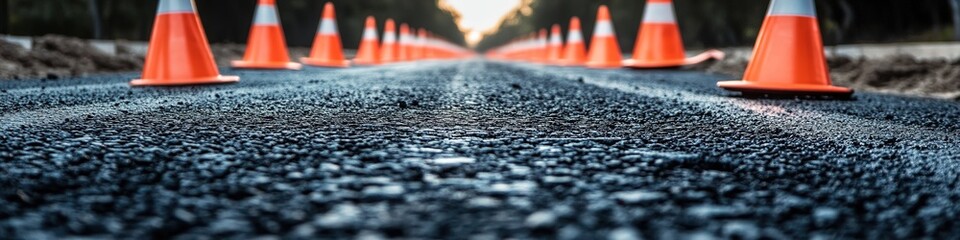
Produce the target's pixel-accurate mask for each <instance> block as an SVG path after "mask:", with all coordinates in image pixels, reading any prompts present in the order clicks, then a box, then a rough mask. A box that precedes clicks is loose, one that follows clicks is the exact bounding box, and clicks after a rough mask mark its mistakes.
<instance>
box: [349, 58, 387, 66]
mask: <svg viewBox="0 0 960 240" xmlns="http://www.w3.org/2000/svg"><path fill="white" fill-rule="evenodd" d="M350 63H351V64H353V65H360V66H377V65H380V64H381V62H379V61H370V60H361V59H354V60H353V61H350Z"/></svg>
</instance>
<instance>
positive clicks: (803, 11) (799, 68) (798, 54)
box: [717, 0, 853, 97]
mask: <svg viewBox="0 0 960 240" xmlns="http://www.w3.org/2000/svg"><path fill="white" fill-rule="evenodd" d="M743 79H744V80H742V81H727V82H719V83H717V85H718V86H720V87H721V88H724V89H727V90H731V91H739V92H744V93H761V94H824V95H836V96H841V97H849V96H850V95H851V94H853V90H851V89H848V88H842V87H835V86H832V83H831V82H830V72H829V70H828V69H827V62H826V57H824V51H823V40H822V39H821V36H820V27H819V25H818V23H817V14H816V9H815V8H814V4H813V0H773V2H771V5H770V10H769V12H768V15H767V18H766V19H765V20H764V22H763V27H761V29H760V36H759V38H758V39H757V45H756V46H755V47H754V52H753V60H751V61H750V64H749V65H748V66H747V71H746V73H745V74H744V76H743Z"/></svg>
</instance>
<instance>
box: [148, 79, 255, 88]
mask: <svg viewBox="0 0 960 240" xmlns="http://www.w3.org/2000/svg"><path fill="white" fill-rule="evenodd" d="M239 81H240V77H239V76H216V77H208V78H193V79H134V80H133V81H130V86H135V87H139V86H187V85H209V84H225V83H235V82H239Z"/></svg>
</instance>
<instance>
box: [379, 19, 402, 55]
mask: <svg viewBox="0 0 960 240" xmlns="http://www.w3.org/2000/svg"><path fill="white" fill-rule="evenodd" d="M380 51H381V52H380V62H382V63H392V62H396V61H397V51H398V49H397V24H396V22H394V21H393V19H387V23H386V24H384V26H383V46H380Z"/></svg>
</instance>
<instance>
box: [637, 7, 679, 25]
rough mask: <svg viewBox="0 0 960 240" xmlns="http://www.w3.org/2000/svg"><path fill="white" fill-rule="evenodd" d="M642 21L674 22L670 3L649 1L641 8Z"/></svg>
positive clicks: (675, 20)
mask: <svg viewBox="0 0 960 240" xmlns="http://www.w3.org/2000/svg"><path fill="white" fill-rule="evenodd" d="M643 22H644V23H676V22H677V18H676V16H674V14H673V4H672V3H649V4H647V8H646V9H644V10H643Z"/></svg>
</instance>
